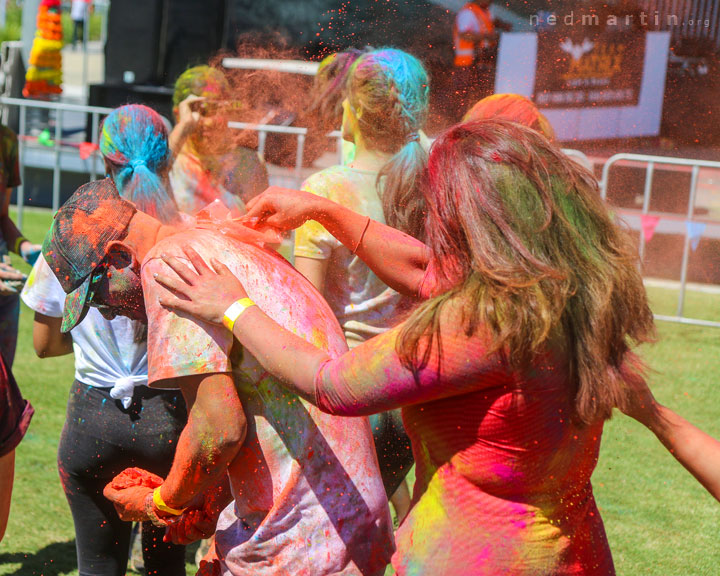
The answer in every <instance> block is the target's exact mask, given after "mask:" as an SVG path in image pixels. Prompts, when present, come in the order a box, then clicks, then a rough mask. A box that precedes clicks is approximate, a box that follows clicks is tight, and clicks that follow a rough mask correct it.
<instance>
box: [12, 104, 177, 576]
mask: <svg viewBox="0 0 720 576" xmlns="http://www.w3.org/2000/svg"><path fill="white" fill-rule="evenodd" d="M100 151H101V153H102V154H103V157H104V159H105V166H106V168H107V170H108V173H109V177H110V178H111V179H112V180H113V182H114V183H115V186H116V187H117V190H118V192H119V193H120V194H121V195H122V196H123V197H125V198H127V199H128V200H131V201H132V202H134V203H135V205H136V206H137V208H138V209H139V210H141V211H143V212H146V213H148V214H151V215H153V216H155V217H156V218H159V219H162V220H163V222H165V223H177V222H179V213H178V211H177V207H176V205H175V202H174V200H173V198H172V196H171V195H170V194H169V193H168V189H167V187H166V180H167V170H168V166H169V164H168V163H169V160H170V154H169V148H168V134H167V130H166V128H165V125H164V123H163V121H162V119H161V118H160V116H159V115H158V114H157V113H156V112H154V111H152V110H151V109H150V108H147V107H145V106H136V105H130V106H123V107H121V108H118V109H117V110H114V111H113V112H112V113H110V115H109V116H108V117H107V118H106V119H105V121H104V122H103V126H102V132H101V135H100ZM108 273H109V272H108ZM22 298H23V301H24V302H25V303H26V304H27V305H28V306H29V307H30V308H32V309H33V310H34V311H35V323H34V326H33V344H34V346H35V351H36V352H37V354H38V356H40V357H41V358H47V357H52V356H63V355H65V354H70V353H72V352H74V353H75V382H74V383H73V385H72V388H71V390H70V397H69V399H68V406H67V419H66V421H65V426H64V427H63V431H62V436H61V437H60V445H59V447H58V470H59V472H60V479H61V481H62V486H63V489H64V491H65V495H66V497H67V500H68V503H69V505H70V511H71V512H72V515H73V521H74V524H75V544H76V549H77V558H78V573H79V575H80V576H100V575H101V576H122V575H124V574H125V571H126V567H127V562H128V551H129V545H130V531H131V527H132V525H131V524H130V523H128V522H123V521H122V520H120V518H119V517H118V515H117V513H116V511H115V509H114V508H113V505H112V503H111V502H110V501H108V500H106V499H105V497H104V496H103V488H104V487H105V484H107V483H108V482H109V481H110V480H112V478H113V477H114V476H115V475H116V474H118V473H120V472H121V471H122V470H124V469H125V468H127V467H132V466H138V467H141V468H144V469H147V470H150V471H152V472H154V473H156V474H160V475H163V476H164V475H166V474H167V472H168V471H169V470H170V466H171V465H172V460H173V456H174V454H175V446H176V445H177V441H178V438H179V436H180V432H181V431H182V429H183V427H184V424H185V421H186V419H187V413H186V408H185V402H184V400H183V398H182V394H180V392H179V391H178V390H151V389H150V388H148V386H147V369H148V367H147V326H146V325H144V324H143V323H142V322H140V321H137V320H131V319H130V318H126V317H124V316H117V317H113V316H114V315H110V316H107V317H106V316H104V314H103V312H102V311H100V310H98V309H95V308H91V309H90V310H89V311H88V313H87V315H86V316H85V318H84V319H83V320H82V321H81V322H80V323H79V324H78V325H77V326H75V327H74V328H73V329H72V330H71V331H70V332H69V333H63V332H62V330H61V329H62V323H63V322H62V318H63V308H64V305H65V292H64V291H63V289H62V287H61V286H60V283H59V282H58V281H57V279H56V278H55V276H54V274H53V272H52V270H51V269H50V267H49V266H48V264H47V263H46V261H45V259H44V258H43V257H42V256H41V257H40V258H39V259H38V261H37V262H36V264H35V266H34V268H33V270H32V272H31V274H30V278H29V279H28V282H27V284H26V286H25V289H24V290H23V292H22ZM105 314H107V312H105ZM164 534H165V529H164V528H158V527H156V526H153V525H152V524H151V523H150V522H145V523H143V527H142V551H143V557H144V567H145V574H147V575H148V576H151V575H156V576H163V575H165V576H177V575H178V574H184V573H185V548H184V546H176V545H174V544H169V543H166V542H163V536H164Z"/></svg>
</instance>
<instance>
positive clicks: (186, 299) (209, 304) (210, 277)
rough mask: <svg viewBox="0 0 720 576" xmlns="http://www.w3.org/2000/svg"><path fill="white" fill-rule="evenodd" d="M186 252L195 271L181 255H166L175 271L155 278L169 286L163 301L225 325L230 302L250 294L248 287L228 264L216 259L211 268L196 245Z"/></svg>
mask: <svg viewBox="0 0 720 576" xmlns="http://www.w3.org/2000/svg"><path fill="white" fill-rule="evenodd" d="M183 251H184V252H185V255H186V256H187V257H188V260H190V262H191V263H192V265H193V266H194V267H195V270H192V269H191V268H190V267H189V266H188V265H187V264H185V263H184V262H183V261H182V260H180V259H179V258H176V257H174V256H165V255H163V256H162V259H163V261H164V262H165V263H166V264H167V265H168V266H169V267H170V268H171V269H172V270H173V272H175V274H171V273H167V274H162V273H158V274H155V281H156V282H157V283H158V284H160V285H161V286H163V287H165V288H166V289H167V292H166V293H165V294H164V295H162V296H160V297H159V298H158V301H159V303H160V304H161V305H162V306H165V307H166V308H170V309H172V310H175V311H177V312H184V313H185V314H189V315H190V316H194V317H195V318H198V319H199V320H202V321H204V322H209V323H211V324H222V320H223V316H224V315H225V311H226V310H227V309H228V308H229V307H230V305H231V304H232V303H233V302H235V301H236V300H240V299H241V298H245V297H246V296H247V292H246V291H245V288H244V287H243V285H242V283H241V282H240V280H238V279H237V277H236V276H235V275H234V274H233V273H232V272H231V271H230V269H229V268H228V267H227V266H225V264H222V263H221V262H218V261H217V260H215V259H214V258H213V259H212V260H211V261H210V263H211V264H212V268H210V266H208V265H207V264H206V263H205V261H204V260H203V259H202V257H201V256H200V255H199V254H198V253H197V252H196V251H195V250H194V249H193V248H191V247H189V246H187V247H185V248H183Z"/></svg>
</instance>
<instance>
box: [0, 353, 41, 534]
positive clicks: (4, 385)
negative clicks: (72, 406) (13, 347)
mask: <svg viewBox="0 0 720 576" xmlns="http://www.w3.org/2000/svg"><path fill="white" fill-rule="evenodd" d="M33 413H34V410H33V407H32V405H31V404H30V402H28V401H27V400H24V399H23V397H22V395H21V394H20V390H19V388H18V386H17V384H16V383H15V378H14V377H13V374H12V371H11V370H10V368H8V366H7V365H6V364H5V359H4V358H3V356H2V354H0V542H2V539H3V536H5V529H6V527H7V521H8V515H9V514H10V498H11V496H12V489H13V479H14V476H15V448H17V445H18V444H19V443H20V441H21V440H22V439H23V436H25V432H27V429H28V426H29V425H30V420H31V419H32V416H33Z"/></svg>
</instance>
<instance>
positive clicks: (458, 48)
mask: <svg viewBox="0 0 720 576" xmlns="http://www.w3.org/2000/svg"><path fill="white" fill-rule="evenodd" d="M463 10H470V11H471V12H472V13H473V15H474V16H475V18H477V21H478V23H481V22H482V23H483V24H485V29H486V30H487V31H488V32H494V31H495V24H493V21H492V18H491V17H490V12H489V11H488V10H485V9H483V8H480V6H478V5H477V4H475V3H474V2H468V3H467V4H465V6H463ZM453 44H454V48H455V66H459V67H463V66H472V64H473V62H474V61H475V42H473V41H472V40H463V39H462V38H460V33H459V32H458V28H457V18H456V19H455V25H454V27H453Z"/></svg>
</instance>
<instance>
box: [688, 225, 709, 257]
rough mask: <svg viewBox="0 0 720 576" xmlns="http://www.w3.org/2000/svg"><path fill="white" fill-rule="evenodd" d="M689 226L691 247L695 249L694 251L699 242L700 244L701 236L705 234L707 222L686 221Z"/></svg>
mask: <svg viewBox="0 0 720 576" xmlns="http://www.w3.org/2000/svg"><path fill="white" fill-rule="evenodd" d="M685 224H686V226H687V235H688V238H689V239H690V247H691V248H692V249H693V252H694V251H695V250H697V247H698V244H700V238H701V237H702V235H703V232H705V228H707V224H705V223H704V222H691V221H690V220H688V221H686V222H685Z"/></svg>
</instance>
